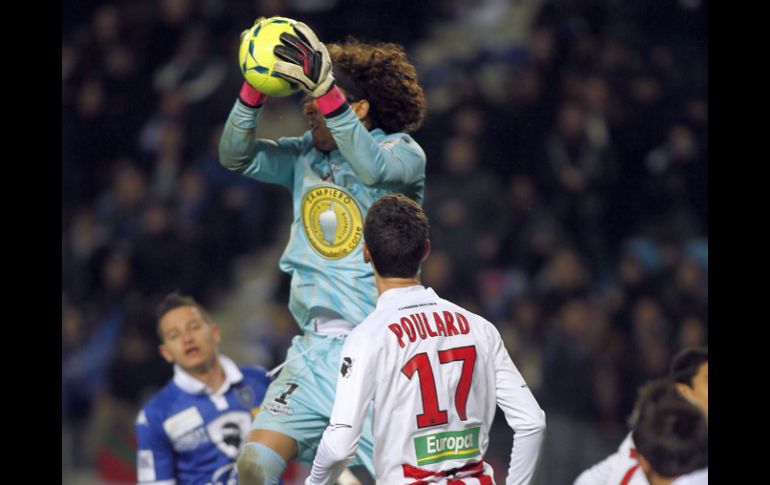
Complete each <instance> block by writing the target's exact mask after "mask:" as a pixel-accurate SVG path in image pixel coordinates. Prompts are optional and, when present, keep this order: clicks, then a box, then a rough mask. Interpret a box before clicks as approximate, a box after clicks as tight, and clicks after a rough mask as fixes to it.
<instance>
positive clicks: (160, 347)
mask: <svg viewBox="0 0 770 485" xmlns="http://www.w3.org/2000/svg"><path fill="white" fill-rule="evenodd" d="M158 352H160V355H161V357H163V359H165V361H166V362H168V363H169V364H173V363H174V358H173V357H171V353H170V352H169V351H168V349H167V348H166V346H165V345H163V344H160V345H158Z"/></svg>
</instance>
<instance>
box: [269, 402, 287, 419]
mask: <svg viewBox="0 0 770 485" xmlns="http://www.w3.org/2000/svg"><path fill="white" fill-rule="evenodd" d="M265 409H266V410H267V412H269V413H270V414H272V415H273V416H275V415H276V414H285V415H287V416H291V415H292V414H294V409H293V408H291V407H289V406H287V405H285V404H278V403H275V402H268V403H265Z"/></svg>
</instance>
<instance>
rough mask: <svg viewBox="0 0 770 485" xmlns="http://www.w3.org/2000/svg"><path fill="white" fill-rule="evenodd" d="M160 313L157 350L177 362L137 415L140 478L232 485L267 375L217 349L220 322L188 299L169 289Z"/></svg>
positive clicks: (167, 483) (143, 480) (154, 481)
mask: <svg viewBox="0 0 770 485" xmlns="http://www.w3.org/2000/svg"><path fill="white" fill-rule="evenodd" d="M157 318H158V323H157V332H158V338H159V339H160V341H161V345H160V348H159V349H160V354H161V355H162V356H163V358H164V359H165V360H166V361H167V362H168V363H169V364H174V377H173V379H172V380H171V381H170V382H169V383H168V384H166V386H165V387H164V388H163V389H161V390H160V391H159V392H158V393H157V394H156V395H155V396H153V397H152V399H150V401H149V402H148V403H147V404H145V406H144V407H143V408H142V411H141V412H140V413H139V417H138V418H137V420H136V437H137V460H136V461H137V476H138V482H139V484H150V483H152V484H164V485H171V484H177V485H183V484H200V483H228V484H234V483H236V480H237V478H236V477H237V472H236V467H235V462H236V459H237V458H238V455H239V453H240V450H241V444H242V443H243V442H244V441H245V439H246V436H247V435H248V431H249V428H250V426H251V420H252V417H253V415H254V413H256V412H258V406H259V404H260V403H261V402H262V398H263V397H264V395H265V392H266V390H267V386H268V385H269V384H270V378H269V377H267V374H266V372H265V369H262V368H260V367H239V366H237V365H236V364H235V363H234V362H233V361H232V360H230V359H229V358H228V357H226V356H224V355H221V354H220V353H219V350H218V345H219V341H220V333H219V326H218V325H217V324H215V323H213V321H212V320H211V316H210V315H209V313H208V312H207V311H206V309H205V308H203V307H202V306H201V305H200V304H199V303H198V302H197V301H195V300H194V299H193V298H192V297H189V296H185V295H182V294H180V293H177V292H174V293H170V294H168V295H166V297H165V298H164V300H163V301H162V302H161V303H160V305H159V306H158V311H157Z"/></svg>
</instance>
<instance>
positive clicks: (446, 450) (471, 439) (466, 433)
mask: <svg viewBox="0 0 770 485" xmlns="http://www.w3.org/2000/svg"><path fill="white" fill-rule="evenodd" d="M480 429H481V428H479V427H478V426H477V427H475V428H471V429H465V430H462V431H445V432H443V433H435V434H429V435H425V436H418V437H416V438H414V454H415V456H416V457H417V464H418V465H430V464H431V463H438V462H440V461H445V460H456V459H464V458H470V457H473V456H478V455H480V454H481V451H480V450H479V430H480Z"/></svg>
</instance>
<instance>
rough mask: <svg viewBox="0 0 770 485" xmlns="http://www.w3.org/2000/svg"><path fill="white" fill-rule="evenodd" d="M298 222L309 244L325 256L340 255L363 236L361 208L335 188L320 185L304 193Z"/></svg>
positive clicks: (345, 253)
mask: <svg viewBox="0 0 770 485" xmlns="http://www.w3.org/2000/svg"><path fill="white" fill-rule="evenodd" d="M302 225H303V226H304V228H305V234H307V238H308V240H309V241H310V245H311V246H313V249H314V250H315V252H317V253H318V254H320V255H321V256H323V257H324V258H326V259H341V258H344V257H345V256H347V255H348V254H350V253H351V252H352V251H353V250H354V249H355V248H356V246H358V244H359V243H360V242H361V240H362V239H363V237H364V222H363V217H361V209H360V208H359V207H358V204H357V203H356V200H355V199H354V198H353V196H352V195H350V194H348V193H347V192H345V191H344V190H342V189H340V188H339V187H330V186H325V185H321V186H318V187H315V188H313V189H311V190H310V191H309V192H308V193H306V194H305V196H304V197H303V198H302Z"/></svg>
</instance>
